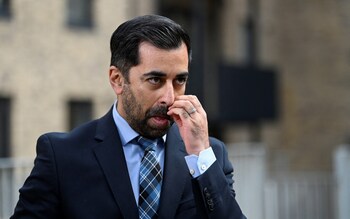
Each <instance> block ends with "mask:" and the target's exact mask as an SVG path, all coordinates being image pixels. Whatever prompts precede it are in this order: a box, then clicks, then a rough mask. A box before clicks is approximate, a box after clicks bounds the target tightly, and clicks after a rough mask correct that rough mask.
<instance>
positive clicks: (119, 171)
mask: <svg viewBox="0 0 350 219" xmlns="http://www.w3.org/2000/svg"><path fill="white" fill-rule="evenodd" d="M95 138H96V140H97V141H98V142H99V143H97V145H96V146H95V147H94V153H95V155H96V159H97V160H98V162H99V164H100V166H101V169H102V171H103V173H104V175H105V177H106V180H107V182H108V184H109V187H110V189H111V191H112V193H113V195H114V198H115V200H116V202H117V204H118V206H119V208H120V210H121V212H122V215H123V217H124V218H130V219H133V218H135V219H136V218H138V209H137V205H136V202H135V198H134V195H133V191H132V187H131V183H130V177H129V174H128V170H127V166H126V161H125V156H124V152H123V149H122V145H121V141H120V138H119V134H118V130H117V128H116V127H115V123H114V121H113V116H112V111H109V113H108V114H107V115H106V116H104V117H102V118H101V119H100V120H99V121H98V125H97V130H96V136H95ZM130 203H132V204H130Z"/></svg>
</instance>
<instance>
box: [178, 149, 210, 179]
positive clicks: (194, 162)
mask: <svg viewBox="0 0 350 219" xmlns="http://www.w3.org/2000/svg"><path fill="white" fill-rule="evenodd" d="M185 160H186V163H187V167H188V169H189V171H190V174H191V175H192V177H197V176H200V175H201V174H203V173H204V172H205V171H206V170H207V169H208V168H209V167H210V166H211V165H212V164H213V163H214V162H215V161H216V157H215V154H214V152H213V149H212V148H211V147H209V148H207V149H205V150H204V151H201V152H200V153H199V156H197V155H194V154H191V155H188V156H185Z"/></svg>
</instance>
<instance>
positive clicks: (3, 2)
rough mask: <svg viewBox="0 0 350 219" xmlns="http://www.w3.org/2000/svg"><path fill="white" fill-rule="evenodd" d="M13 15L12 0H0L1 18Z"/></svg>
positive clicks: (8, 17)
mask: <svg viewBox="0 0 350 219" xmlns="http://www.w3.org/2000/svg"><path fill="white" fill-rule="evenodd" d="M11 17H12V10H11V0H0V19H10V18H11Z"/></svg>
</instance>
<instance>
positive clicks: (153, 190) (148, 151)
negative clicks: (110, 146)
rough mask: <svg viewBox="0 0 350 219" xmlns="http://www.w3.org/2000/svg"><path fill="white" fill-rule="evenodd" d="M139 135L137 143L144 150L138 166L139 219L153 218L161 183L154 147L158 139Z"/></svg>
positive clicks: (155, 213)
mask: <svg viewBox="0 0 350 219" xmlns="http://www.w3.org/2000/svg"><path fill="white" fill-rule="evenodd" d="M161 140H162V139H158V140H157V139H156V140H150V139H147V138H143V137H141V136H140V137H139V138H138V139H137V141H138V143H139V144H140V145H141V147H142V148H143V149H144V150H145V154H144V156H143V158H142V160H141V166H140V196H139V214H140V219H153V218H156V217H157V209H158V205H159V198H160V189H161V185H162V172H161V169H160V166H159V163H158V161H157V159H156V152H155V148H156V147H157V144H158V141H161Z"/></svg>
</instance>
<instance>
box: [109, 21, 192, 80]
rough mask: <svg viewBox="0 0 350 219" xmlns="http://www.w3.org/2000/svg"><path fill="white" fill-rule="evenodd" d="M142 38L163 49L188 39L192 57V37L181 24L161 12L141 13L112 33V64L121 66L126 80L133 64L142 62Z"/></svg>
mask: <svg viewBox="0 0 350 219" xmlns="http://www.w3.org/2000/svg"><path fill="white" fill-rule="evenodd" d="M142 42H148V43H151V44H152V45H154V46H155V47H158V48H160V49H175V48H178V47H180V46H181V44H182V42H184V43H185V44H186V46H187V52H188V57H189V62H190V61H191V45H190V37H189V36H188V34H187V33H186V31H185V30H184V29H183V28H182V27H181V26H180V25H179V24H177V23H175V22H174V21H173V20H171V19H169V18H166V17H163V16H159V15H145V16H139V17H136V18H134V19H132V20H129V21H126V22H124V23H123V24H121V25H120V26H119V27H118V28H117V29H116V30H115V31H114V33H113V35H112V37H111V42H110V47H111V65H114V66H116V67H117V68H119V69H120V71H121V72H122V74H123V75H124V77H125V78H126V80H128V73H129V70H130V68H131V67H132V66H135V65H138V64H139V45H140V43H142Z"/></svg>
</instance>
